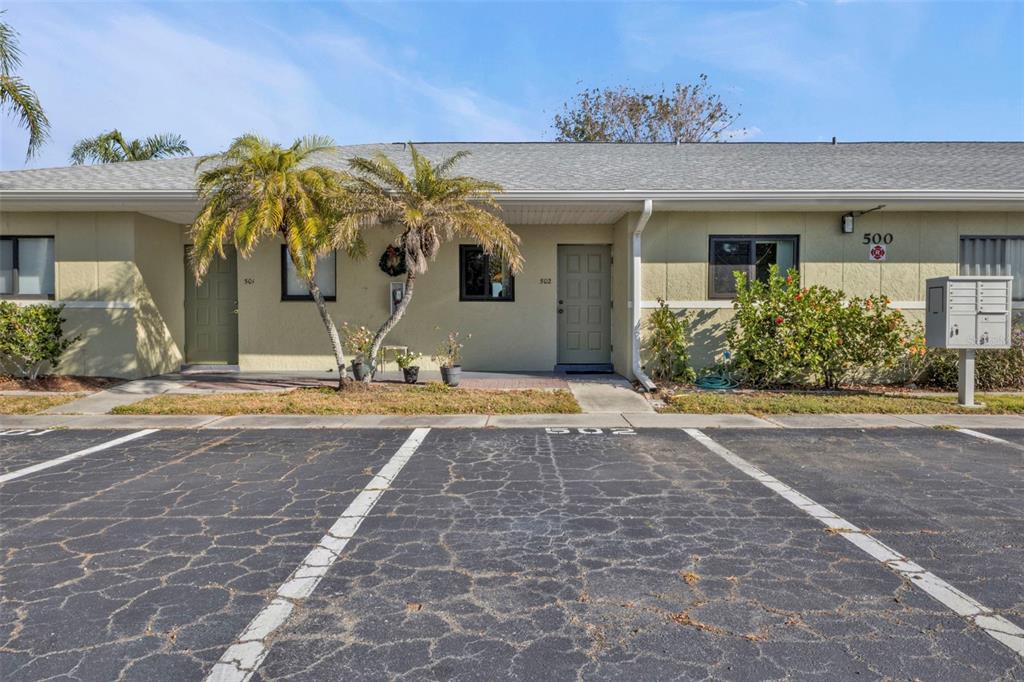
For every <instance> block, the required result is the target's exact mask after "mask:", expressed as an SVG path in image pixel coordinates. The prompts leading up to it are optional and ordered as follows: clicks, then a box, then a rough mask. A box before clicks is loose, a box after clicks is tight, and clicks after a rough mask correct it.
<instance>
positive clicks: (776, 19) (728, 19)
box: [622, 4, 859, 88]
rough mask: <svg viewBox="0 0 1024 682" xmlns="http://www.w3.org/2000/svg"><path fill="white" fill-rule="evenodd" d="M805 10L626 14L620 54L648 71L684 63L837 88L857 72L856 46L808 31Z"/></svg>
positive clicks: (821, 30) (818, 30) (672, 8)
mask: <svg viewBox="0 0 1024 682" xmlns="http://www.w3.org/2000/svg"><path fill="white" fill-rule="evenodd" d="M807 11H808V8H806V7H802V6H800V5H799V4H791V5H777V6H772V7H769V8H767V9H756V10H736V11H714V12H711V13H708V14H706V15H703V16H690V15H684V14H683V13H682V12H681V11H680V9H679V8H678V7H677V6H669V7H663V8H659V9H658V10H657V11H648V12H636V13H631V14H628V15H626V16H624V17H623V20H622V23H623V28H624V30H623V38H624V40H625V43H626V47H625V51H626V53H627V54H629V55H630V58H631V60H632V61H633V65H634V66H635V67H637V68H642V69H644V70H648V71H662V70H664V69H665V68H666V67H667V66H668V65H670V64H671V63H673V62H675V61H677V60H679V59H686V60H692V61H694V62H697V63H702V64H707V65H712V66H714V67H716V68H718V69H725V70H728V71H732V72H734V73H740V74H748V75H753V76H755V77H758V78H761V79H764V80H770V81H773V82H783V83H786V84H787V85H791V86H794V85H795V86H801V87H815V88H830V87H838V83H837V82H836V81H837V77H840V78H841V75H842V74H845V73H849V72H851V71H853V70H857V69H858V68H859V67H858V60H857V57H856V51H857V45H856V44H845V45H836V44H831V45H828V44H827V41H823V40H821V36H823V35H827V34H828V33H829V31H828V30H827V27H823V26H817V27H815V30H811V31H808V30H807V27H806V26H805V24H804V19H805V18H806V16H805V15H806V13H807Z"/></svg>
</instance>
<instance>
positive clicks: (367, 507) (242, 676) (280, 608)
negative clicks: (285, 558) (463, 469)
mask: <svg viewBox="0 0 1024 682" xmlns="http://www.w3.org/2000/svg"><path fill="white" fill-rule="evenodd" d="M428 433H430V429H416V430H415V431H413V432H412V435H410V436H409V437H408V438H407V439H406V441H405V442H404V443H403V444H402V446H401V447H400V448H398V451H397V452H395V454H394V455H392V457H391V459H390V460H388V463H387V464H385V465H384V467H383V468H381V470H380V471H379V472H378V473H377V475H376V476H374V477H373V478H371V479H370V482H369V483H368V484H367V485H366V487H365V488H363V490H362V492H360V493H359V494H358V495H357V496H356V498H355V499H354V500H352V503H351V504H349V505H348V507H347V508H346V509H345V511H343V512H342V513H341V516H339V517H338V520H337V521H335V522H334V525H333V526H331V528H330V530H328V531H327V534H326V535H324V536H323V537H322V538H320V542H318V543H317V545H316V547H314V548H313V549H312V550H311V551H310V553H309V554H307V555H306V558H305V559H303V560H302V563H300V564H299V566H298V568H296V569H295V570H294V571H292V574H291V576H290V577H289V578H288V580H286V581H285V582H284V584H283V585H281V586H280V587H279V588H277V596H276V597H274V599H273V600H271V602H270V603H269V604H267V605H266V606H265V607H264V608H263V610H262V611H260V612H259V613H258V614H256V617H255V618H253V619H252V621H251V622H250V623H249V625H248V626H247V627H246V628H245V630H243V631H242V634H241V635H239V636H238V639H237V640H236V641H235V643H234V644H232V645H231V646H229V647H228V649H227V651H225V652H224V655H223V656H221V657H220V660H219V661H217V663H216V665H214V666H213V670H211V671H210V674H209V675H207V677H206V680H207V682H244V681H245V680H248V679H249V678H250V677H252V676H253V674H254V673H255V672H256V669H257V668H259V667H260V663H262V662H263V659H264V658H266V657H267V654H268V653H270V642H268V641H267V640H268V639H269V638H270V637H271V636H273V634H274V631H276V630H277V628H279V627H281V626H282V625H283V624H284V622H285V621H286V620H287V619H288V616H289V615H291V612H292V609H293V608H294V607H295V601H296V600H299V599H305V598H306V597H308V596H309V595H310V594H312V593H313V590H315V589H316V586H317V585H318V584H320V580H321V579H322V578H323V577H324V576H325V575H327V571H328V569H330V567H331V566H332V565H333V564H334V562H335V561H337V560H338V558H339V557H340V556H341V552H342V551H343V550H344V549H345V546H346V545H347V544H348V541H349V540H351V539H352V537H353V536H354V535H355V534H356V531H357V530H359V526H360V525H361V524H362V523H363V521H364V520H365V519H366V517H367V516H369V514H370V511H371V510H372V509H373V507H374V505H375V504H377V501H378V500H379V499H380V497H381V495H383V494H384V493H385V492H387V490H388V489H389V488H390V487H391V484H392V483H393V482H394V480H395V478H396V477H397V476H398V474H399V472H401V471H402V468H403V467H404V466H405V464H406V462H408V461H409V459H410V458H411V457H412V456H413V453H415V452H416V449H417V448H419V446H420V443H422V442H423V439H424V438H426V436H427V434H428Z"/></svg>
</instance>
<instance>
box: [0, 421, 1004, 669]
mask: <svg viewBox="0 0 1024 682" xmlns="http://www.w3.org/2000/svg"><path fill="white" fill-rule="evenodd" d="M567 431H569V432H568V433H555V434H551V433H547V432H546V431H545V430H544V429H516V430H496V429H487V430H437V429H435V430H433V431H431V432H430V434H428V435H427V437H426V439H425V441H424V442H423V444H422V445H421V446H420V447H419V449H418V450H417V451H416V453H415V454H414V455H413V456H412V458H411V459H410V460H409V462H408V464H406V465H405V468H404V469H403V470H402V471H401V473H400V474H399V475H398V476H397V478H396V480H395V481H394V482H393V484H392V486H391V488H390V489H389V490H387V491H386V492H385V493H384V494H383V496H382V497H381V498H380V501H379V502H378V503H377V505H376V507H374V508H373V510H372V512H371V513H370V515H369V516H368V518H367V519H366V520H365V522H363V524H362V526H361V527H360V528H359V530H358V532H357V533H356V535H355V537H354V538H353V539H352V540H351V542H350V543H349V545H348V546H347V548H346V549H345V551H344V554H343V555H342V557H341V559H340V560H339V561H338V562H337V563H335V564H334V565H333V566H332V567H331V568H330V570H329V571H328V572H327V575H326V576H325V577H324V579H323V580H322V582H321V583H320V585H319V586H318V587H317V589H316V590H315V591H314V592H313V594H312V595H311V596H310V597H308V598H306V599H304V600H299V601H297V602H296V603H295V607H294V610H293V611H292V613H291V615H290V617H289V618H288V619H287V620H286V621H285V623H284V625H283V626H282V627H281V628H280V629H279V630H278V631H277V632H276V633H275V634H274V636H273V638H272V640H271V644H272V646H271V648H270V652H269V655H268V656H267V658H266V659H265V660H264V661H263V663H262V665H261V666H260V667H259V668H258V670H257V671H256V674H255V677H254V679H259V680H279V679H280V680H334V679H341V678H350V679H360V680H362V679H372V680H376V679H399V680H421V679H445V680H447V679H458V680H502V679H520V680H527V679H528V680H537V679H543V680H574V679H588V680H590V679H623V680H626V679H628V680H639V679H643V680H659V679H687V680H700V679H715V680H723V679H724V680H743V679H757V680H763V679H801V680H802V679H811V680H813V679H820V680H836V679H852V678H856V679H908V680H912V679H921V680H933V679H942V680H947V679H972V680H973V679H986V680H1018V679H1024V659H1022V658H1020V657H1018V656H1016V655H1015V654H1014V653H1013V652H1012V651H1010V650H1009V649H1008V648H1006V647H1004V646H1002V645H1000V644H999V643H997V642H996V641H994V640H993V639H992V638H991V637H989V636H987V635H986V634H984V633H983V632H982V631H981V630H979V629H978V628H977V627H976V626H974V625H971V624H969V623H968V622H967V621H966V620H965V619H963V618H961V617H959V616H957V615H955V614H954V613H953V612H951V611H950V610H948V609H947V608H945V607H944V606H942V605H941V604H939V603H938V602H935V601H933V600H932V599H931V598H930V597H928V596H927V595H926V594H924V593H923V592H921V591H920V590H918V589H917V588H915V587H914V586H912V585H910V584H909V583H908V582H907V581H906V580H903V579H901V578H900V576H898V575H897V574H895V573H893V572H891V571H889V570H887V569H886V568H884V567H883V566H882V565H880V564H879V563H878V562H877V561H875V560H874V559H872V558H871V557H869V556H867V555H866V554H864V553H862V552H860V551H859V550H858V549H857V548H856V547H853V546H851V545H850V544H849V543H847V542H845V541H844V540H843V539H842V538H840V537H837V536H836V535H835V534H833V533H829V532H827V530H826V529H823V528H822V526H821V525H820V524H819V523H817V522H816V521H814V520H813V519H811V518H809V517H808V516H806V515H805V514H803V513H802V512H801V511H799V510H798V509H795V508H794V507H793V506H792V505H790V504H789V503H788V502H786V501H785V500H783V499H781V498H780V497H779V496H777V495H775V494H774V493H772V492H771V491H770V490H768V489H766V488H765V487H764V486H762V485H761V484H760V483H758V482H757V481H754V480H752V479H750V478H749V477H747V476H745V475H744V474H743V473H741V472H739V471H737V470H736V469H734V468H733V467H732V466H730V465H729V464H728V463H726V462H725V461H723V460H722V459H720V458H718V457H716V456H714V455H713V454H710V453H708V452H707V451H706V450H704V449H703V448H702V447H701V446H700V445H699V444H697V443H696V442H695V441H693V440H692V439H690V438H689V437H688V436H686V435H685V434H683V433H682V432H679V431H674V430H648V431H640V432H638V433H636V434H634V435H627V434H612V433H610V432H609V431H608V430H607V429H606V430H603V431H601V432H600V433H580V432H579V430H577V429H571V430H567ZM594 431H596V429H595V430H594ZM123 433H124V432H117V431H110V432H95V431H88V432H75V431H63V432H51V433H48V434H44V435H42V436H31V437H30V436H12V437H9V438H0V464H2V466H3V467H4V468H3V470H4V471H7V470H15V469H17V468H20V467H22V466H28V465H31V464H34V463H37V462H39V461H43V460H46V459H50V458H53V457H58V456H61V455H63V454H67V453H70V452H74V451H76V450H79V449H82V448H85V447H89V446H91V445H95V444H96V443H98V442H102V441H104V440H110V439H111V438H114V437H116V436H117V435H121V434H123ZM409 433H410V430H408V429H378V430H365V431H331V430H274V431H258V430H242V431H223V432H209V431H172V430H168V431H161V432H159V433H156V434H152V435H150V436H147V437H145V438H142V439H140V440H138V441H134V442H131V443H126V444H124V445H121V446H116V447H113V448H110V449H108V450H103V451H100V452H96V453H92V454H90V455H87V456H85V457H82V458H81V459H77V460H74V461H72V462H68V463H66V464H63V465H61V466H58V467H54V468H52V469H48V470H45V471H40V472H37V473H33V474H30V475H28V476H26V477H24V478H21V479H17V480H13V481H10V482H8V483H7V484H5V485H2V486H0V514H2V519H0V521H2V524H3V532H4V535H3V536H2V537H0V551H2V563H0V580H2V582H0V678H2V679H4V680H5V682H8V681H13V680H44V679H64V680H71V679H80V680H117V679H130V680H136V679H145V680H147V682H152V681H159V680H169V681H170V680H175V681H177V680H193V679H202V677H203V676H204V675H205V674H206V673H208V672H209V671H210V669H211V667H212V666H213V664H214V663H215V662H216V661H217V659H218V658H219V657H220V656H221V655H222V654H223V652H224V650H225V649H226V648H227V647H228V646H229V645H230V644H232V643H233V642H234V641H235V640H236V638H237V637H238V636H239V634H240V633H241V632H242V631H243V630H244V629H245V628H246V626H247V625H248V624H249V622H250V621H251V619H252V618H253V617H254V616H255V615H256V614H257V613H258V612H259V611H260V610H261V609H262V608H263V607H264V606H266V605H267V604H268V603H269V602H270V600H271V599H272V598H273V596H274V593H275V590H276V589H277V588H278V587H279V586H280V585H281V584H282V583H283V582H284V581H285V580H286V579H287V578H288V576H289V574H290V573H291V571H292V570H293V569H294V568H295V567H296V566H297V565H298V564H299V563H300V562H301V561H302V559H303V557H305V556H306V554H307V553H308V552H309V550H310V549H311V548H312V547H313V546H314V545H315V544H316V543H317V541H318V540H319V539H320V537H321V536H322V535H323V534H324V532H325V531H326V530H327V529H328V528H330V527H331V525H332V524H333V523H334V522H335V520H336V519H337V517H338V516H339V514H341V513H342V511H343V510H344V509H345V508H346V506H347V505H348V504H349V503H350V502H352V500H353V499H354V498H355V497H356V495H357V494H358V493H359V492H360V490H362V489H363V488H364V487H365V486H366V485H367V483H368V482H369V481H370V480H371V477H372V476H373V475H374V474H375V473H377V471H379V470H380V468H381V467H382V466H383V465H384V463H385V462H387V461H388V459H389V458H390V457H391V456H392V455H393V454H394V453H395V451H396V449H397V448H398V447H399V446H400V445H401V444H402V442H403V441H404V439H405V438H406V437H407V436H408V435H409ZM707 433H708V435H709V436H711V437H712V438H714V439H715V440H716V441H718V442H719V443H721V444H722V445H724V446H726V447H728V448H729V449H731V450H732V451H733V452H735V453H736V454H738V455H739V456H741V457H743V458H745V459H747V460H748V461H750V462H751V463H753V464H755V465H757V466H758V467H761V468H763V469H764V470H765V471H767V472H768V473H770V474H772V475H774V476H776V477H778V478H779V479H780V480H782V481H784V482H785V483H787V484H789V485H791V486H793V487H794V488H796V489H797V490H799V491H801V492H803V493H804V494H806V495H808V496H809V497H811V498H813V499H814V500H816V501H817V502H819V503H821V504H822V505H825V506H826V507H828V508H830V509H831V510H833V511H835V512H836V513H837V514H840V515H841V516H843V517H845V518H846V519H848V520H849V521H850V522H851V523H855V524H857V525H859V526H861V527H862V528H865V529H868V530H870V532H871V534H872V535H873V536H875V537H877V538H878V539H879V540H882V541H883V542H885V543H886V544H888V545H890V546H892V547H893V548H895V549H897V550H899V551H901V552H903V553H905V554H907V555H908V556H909V557H911V558H912V559H914V560H915V561H917V562H918V563H920V564H921V565H922V566H924V567H925V568H927V569H929V570H931V571H934V572H935V573H936V574H937V575H939V576H940V577H942V578H944V579H946V580H948V581H949V582H951V583H952V584H953V585H955V586H956V587H959V588H960V589H962V590H964V591H965V592H967V593H968V594H969V595H971V596H973V597H974V598H976V599H978V600H979V601H981V602H983V603H984V604H985V605H987V606H989V607H992V608H993V609H994V610H995V611H996V613H998V614H1000V615H1002V616H1005V617H1006V618H1008V619H1009V620H1011V621H1012V622H1014V623H1016V624H1018V625H1024V453H1022V452H1021V451H1019V450H1014V449H1012V448H1008V447H1005V446H999V445H995V444H992V443H986V442H982V441H979V440H976V439H972V438H970V437H968V436H965V435H963V434H959V433H955V432H949V431H932V430H912V431H911V430H907V431H899V430H895V429H884V430H883V429H879V430H867V431H865V430H852V429H851V430H833V431H821V430H814V431H812V430H804V431H801V430H785V431H781V430H772V431H749V430H747V431H741V430H728V429H719V430H709V431H708V432H707ZM992 434H993V435H997V436H999V437H1006V438H1007V439H1008V440H1012V438H1017V436H1016V435H1014V436H1013V437H1012V438H1011V437H1010V436H1007V435H1006V434H1003V433H997V432H995V431H994V430H993V431H992Z"/></svg>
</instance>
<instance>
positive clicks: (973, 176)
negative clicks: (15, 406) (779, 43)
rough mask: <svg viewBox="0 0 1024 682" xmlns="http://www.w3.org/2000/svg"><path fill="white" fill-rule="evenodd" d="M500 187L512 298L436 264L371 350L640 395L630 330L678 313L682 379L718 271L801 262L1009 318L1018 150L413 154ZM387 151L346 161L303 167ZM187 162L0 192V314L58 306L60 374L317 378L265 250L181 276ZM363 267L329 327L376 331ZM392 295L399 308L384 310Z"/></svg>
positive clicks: (299, 294)
mask: <svg viewBox="0 0 1024 682" xmlns="http://www.w3.org/2000/svg"><path fill="white" fill-rule="evenodd" d="M418 148H419V149H420V150H421V151H423V152H424V153H425V154H426V155H427V156H428V157H431V158H433V159H438V158H440V157H442V156H446V155H449V154H451V153H453V152H455V151H456V150H467V151H468V152H470V156H469V157H468V158H467V159H465V160H464V162H463V163H462V165H461V167H460V171H461V172H463V173H466V174H470V175H474V176H477V177H480V178H483V179H488V180H493V181H496V182H498V183H501V185H503V187H504V192H503V193H502V194H501V195H500V203H501V205H502V209H503V213H504V218H505V220H506V222H508V223H509V224H510V225H511V226H513V228H514V229H515V230H516V231H517V232H518V233H519V235H520V236H521V238H522V250H523V255H524V256H525V260H526V263H525V267H524V268H523V270H522V272H521V273H519V274H518V275H516V276H515V278H514V280H513V278H512V277H511V276H510V275H509V273H508V272H506V271H505V269H504V268H503V267H502V264H500V263H494V262H491V261H490V260H489V259H488V258H487V257H486V255H484V254H482V253H481V252H480V250H479V248H477V247H476V246H475V245H473V244H450V245H447V246H446V247H445V248H443V249H442V252H441V254H440V255H439V257H438V258H437V260H436V262H434V263H433V264H431V266H430V270H429V272H428V273H427V274H426V275H424V276H422V277H420V278H419V279H418V286H417V293H416V299H415V300H414V301H413V304H412V305H411V306H410V309H409V311H408V313H407V315H406V317H405V319H403V320H402V321H401V323H400V324H399V325H398V326H397V327H396V328H395V330H394V331H393V332H392V333H391V335H390V336H389V338H388V343H389V344H395V345H403V346H408V347H410V348H412V349H413V350H416V351H419V352H422V353H424V354H425V355H426V356H428V357H427V358H424V361H423V362H422V363H421V364H423V365H425V366H428V367H429V366H430V365H431V362H430V360H429V355H430V354H431V351H432V350H433V349H434V348H435V347H436V346H437V345H438V343H439V342H440V341H441V340H442V339H443V337H444V336H445V334H446V333H447V332H448V331H449V330H459V331H460V332H462V335H463V337H466V338H467V340H466V346H465V349H464V361H463V365H464V367H466V368H467V369H471V370H494V371H502V370H507V371H516V370H523V371H526V370H529V371H538V370H551V369H553V368H555V367H556V366H557V365H577V366H580V365H596V366H605V367H610V368H613V369H614V371H616V372H618V373H620V374H622V375H624V376H627V377H631V378H633V377H637V378H641V379H643V375H642V371H641V364H640V362H641V361H640V359H639V355H640V353H639V350H638V341H637V338H636V334H635V333H634V332H635V330H636V329H637V328H638V324H639V323H640V322H641V321H642V319H643V316H644V315H645V314H646V313H647V312H649V311H650V310H651V309H652V308H653V307H655V306H656V305H657V302H656V301H657V299H659V298H661V299H664V300H666V301H667V302H668V305H669V306H671V307H672V308H673V309H677V310H682V311H692V312H694V313H695V314H696V327H695V353H694V357H695V361H696V363H697V364H698V365H702V364H706V363H709V362H711V361H713V359H714V358H715V356H716V354H718V353H720V352H721V351H722V350H723V348H724V335H723V322H725V321H726V320H727V319H728V316H729V315H731V312H732V311H731V305H732V303H731V298H732V295H733V286H734V284H733V277H732V272H733V271H734V270H736V269H740V270H744V271H746V272H749V273H750V274H751V275H752V276H755V277H763V276H764V274H765V272H766V271H767V266H768V265H770V264H772V263H776V264H778V265H779V266H780V268H782V269H785V268H788V267H796V268H798V269H799V271H800V273H801V276H802V278H803V281H804V282H805V283H807V284H826V285H829V286H832V287H840V288H842V289H843V290H845V291H846V292H847V293H849V294H851V295H867V294H882V295H886V296H888V297H889V298H891V299H892V300H893V302H894V304H895V305H896V306H898V307H900V308H902V309H903V310H905V311H908V314H911V315H913V314H917V315H919V314H920V313H919V311H921V310H922V309H923V306H924V303H923V298H924V292H923V287H924V282H925V280H926V279H927V278H929V277H934V276H940V275H952V274H957V273H958V272H965V273H970V274H986V273H991V274H1006V273H1009V274H1012V275H1013V276H1014V277H1015V281H1014V293H1013V296H1014V301H1015V306H1016V307H1018V308H1021V307H1024V143H1020V142H991V143H989V142H984V143H975V142H968V143H961V142H927V143H917V142H910V143H853V144H835V143H831V144H830V143H796V144H790V143H739V144H733V143H730V144H681V145H670V144H565V143H521V144H520V143H508V144H505V143H443V144H442V143H424V144H422V145H419V146H418ZM375 152H384V153H386V154H388V155H390V156H392V157H393V158H394V159H395V160H396V161H398V162H399V163H401V164H405V163H407V160H408V151H407V150H406V148H405V145H403V144H374V145H356V146H350V147H343V148H341V149H340V150H339V151H338V152H337V153H335V154H331V155H327V156H325V157H324V158H323V159H321V161H320V162H322V163H324V164H327V165H331V166H336V167H338V168H344V167H345V160H346V158H347V157H349V156H351V155H369V154H373V153H375ZM194 173H195V159H191V158H176V159H166V160H158V161H142V162H134V163H117V164H109V165H97V166H73V167H68V168H48V169H38V170H36V169H32V170H22V171H11V172H3V173H0V298H4V299H9V298H13V299H16V300H18V301H24V302H33V301H53V302H54V303H62V304H64V305H65V306H66V309H65V316H66V318H67V320H68V324H67V331H68V332H69V333H71V334H80V335H81V336H82V342H81V343H79V344H77V345H76V346H75V347H74V348H73V349H72V350H71V351H69V353H68V356H67V358H66V360H65V361H64V363H63V364H62V366H61V370H62V371H63V372H66V373H73V374H87V375H106V376H116V377H140V376H146V375H153V374H157V373H163V372H168V371H175V370H178V369H179V368H181V367H182V365H191V364H200V363H212V364H218V365H232V366H237V367H238V368H239V369H240V370H241V371H294V370H328V369H329V368H331V366H332V357H331V355H330V352H329V347H328V343H327V340H326V335H325V334H324V333H323V329H322V326H321V322H320V320H319V317H318V315H317V312H316V309H315V306H314V305H313V304H312V303H310V302H309V301H308V295H307V292H305V291H304V290H303V288H302V286H301V284H300V283H299V282H297V281H296V280H295V278H294V276H293V274H292V273H291V271H290V264H289V262H288V259H287V258H285V257H284V255H283V248H282V246H281V245H279V244H266V245H265V246H264V247H263V248H260V249H259V250H258V251H257V252H256V253H255V254H254V256H253V257H252V258H250V259H241V258H235V257H234V256H233V255H232V256H231V257H230V258H228V260H226V261H222V262H219V263H218V264H217V265H216V266H215V267H214V268H213V269H212V270H211V272H210V274H209V276H208V277H207V278H206V280H205V281H204V282H203V283H202V284H201V285H200V286H196V285H195V283H194V281H193V279H192V277H191V276H189V273H188V272H187V264H186V251H187V249H188V248H189V245H188V238H187V234H188V224H189V223H190V221H191V220H192V218H193V217H194V215H195V214H196V211H197V206H198V204H197V200H196V194H195V191H194V187H193V182H194ZM392 238H393V233H391V232H387V231H385V230H384V229H383V228H382V229H380V230H379V231H375V232H373V233H371V237H370V239H369V252H370V254H371V255H370V257H368V258H365V259H362V260H351V259H349V258H348V257H347V256H346V255H344V254H337V255H336V256H335V257H331V258H328V259H325V261H324V262H323V263H321V266H320V280H321V286H322V288H323V290H324V291H325V292H326V293H327V294H329V296H330V298H331V303H330V307H331V312H332V315H333V316H334V318H335V320H336V321H337V322H339V324H340V322H341V321H347V322H349V323H350V324H354V325H367V326H369V327H371V328H376V326H377V325H378V324H380V322H381V321H382V320H383V319H384V318H385V317H386V315H387V313H388V311H389V309H390V305H391V301H392V297H393V296H394V295H396V293H400V290H401V284H400V283H401V277H390V276H389V275H388V274H386V273H385V272H384V271H382V269H381V268H380V267H379V263H378V258H379V255H380V254H382V253H383V252H384V250H385V249H386V247H387V245H388V243H389V241H390V240H391V239H392ZM396 289H397V290H398V292H396Z"/></svg>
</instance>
